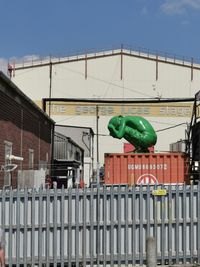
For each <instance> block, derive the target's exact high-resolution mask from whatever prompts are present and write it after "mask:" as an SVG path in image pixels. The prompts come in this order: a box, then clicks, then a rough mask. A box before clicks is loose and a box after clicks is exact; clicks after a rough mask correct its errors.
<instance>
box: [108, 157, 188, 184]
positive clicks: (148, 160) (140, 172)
mask: <svg viewBox="0 0 200 267" xmlns="http://www.w3.org/2000/svg"><path fill="white" fill-rule="evenodd" d="M187 173H188V158H187V156H186V155H185V154H184V153H149V154H126V153H125V154H120V153H119V154H113V153H112V154H105V184H129V185H134V184H183V183H186V184H187V183H188V175H187Z"/></svg>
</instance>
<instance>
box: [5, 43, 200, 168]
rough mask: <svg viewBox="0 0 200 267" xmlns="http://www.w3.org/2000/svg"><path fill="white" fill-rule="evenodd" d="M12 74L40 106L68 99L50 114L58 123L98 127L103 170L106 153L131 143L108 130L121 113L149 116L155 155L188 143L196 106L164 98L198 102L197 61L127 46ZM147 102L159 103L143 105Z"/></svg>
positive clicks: (29, 64)
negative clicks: (188, 128) (188, 133)
mask: <svg viewBox="0 0 200 267" xmlns="http://www.w3.org/2000/svg"><path fill="white" fill-rule="evenodd" d="M8 71H9V75H10V77H11V79H12V81H14V82H15V83H16V84H17V85H18V86H19V87H20V88H21V89H22V90H23V92H24V93H25V94H27V95H28V96H29V97H30V98H31V99H32V100H33V101H34V102H35V103H37V104H38V105H39V106H42V99H43V98H49V99H52V98H57V99H59V98H65V102H64V101H63V102H56V101H54V102H49V103H50V104H48V105H47V106H46V111H47V113H48V114H49V115H50V117H51V118H52V119H53V120H54V121H55V122H56V124H60V125H61V124H62V125H70V126H75V127H77V126H79V127H89V128H92V130H93V131H94V133H95V140H94V144H95V147H94V158H95V160H94V162H97V167H98V165H99V167H100V166H103V164H104V153H120V152H123V148H124V143H125V142H126V141H125V140H123V139H122V140H117V139H114V138H112V137H111V136H109V132H108V129H107V125H108V122H109V120H110V118H111V117H112V116H115V115H124V116H126V115H131V116H134V115H140V116H143V117H146V118H147V119H148V120H149V122H150V123H151V124H152V125H153V127H154V129H155V130H156V131H157V134H158V141H157V144H156V145H155V147H154V151H155V152H162V151H169V149H170V144H173V143H176V142H177V141H180V140H184V139H185V132H186V130H187V127H188V123H189V122H190V119H191V114H192V105H193V103H192V102H189V101H188V102H186V101H185V102H173V103H171V102H170V101H169V102H167V103H164V102H161V100H163V99H166V98H167V99H170V98H173V99H174V98H176V99H179V98H187V99H188V98H192V97H194V95H195V93H196V92H197V91H198V90H199V84H200V65H199V64H198V63H196V62H195V60H194V59H193V58H190V59H186V58H184V57H177V56H174V55H169V54H167V53H158V52H155V51H149V50H145V49H132V48H130V47H125V46H121V47H120V48H116V49H114V48H113V49H107V50H102V51H91V52H87V53H84V54H74V55H69V56H66V57H60V58H58V57H48V58H44V59H41V58H40V59H34V60H32V61H30V60H29V61H26V62H19V61H18V62H10V63H9V69H8ZM80 99H81V100H89V99H92V100H93V102H81V101H80V102H78V100H80ZM144 99H146V100H149V99H154V100H155V101H154V103H151V102H146V103H142V104H141V103H140V100H144ZM73 100H76V101H74V102H73ZM95 100H96V102H95ZM104 100H107V102H106V103H103V101H104ZM109 100H110V102H109ZM113 100H118V103H117V104H116V103H115V102H112V101H113ZM126 100H129V101H130V102H129V103H125V101H126ZM131 100H133V101H135V100H137V102H131ZM98 101H99V102H98ZM100 101H102V102H101V103H100ZM97 137H98V139H97ZM98 148H99V149H98Z"/></svg>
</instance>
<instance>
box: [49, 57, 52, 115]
mask: <svg viewBox="0 0 200 267" xmlns="http://www.w3.org/2000/svg"><path fill="white" fill-rule="evenodd" d="M51 87H52V62H51V60H50V63H49V99H50V100H51ZM49 117H51V101H49Z"/></svg>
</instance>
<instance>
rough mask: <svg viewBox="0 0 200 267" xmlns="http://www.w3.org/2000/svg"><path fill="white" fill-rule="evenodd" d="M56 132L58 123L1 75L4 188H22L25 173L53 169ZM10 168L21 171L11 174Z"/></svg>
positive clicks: (0, 147) (1, 178) (0, 154)
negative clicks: (13, 167) (55, 126)
mask: <svg viewBox="0 0 200 267" xmlns="http://www.w3.org/2000/svg"><path fill="white" fill-rule="evenodd" d="M53 132H54V121H53V120H51V119H50V118H49V117H48V116H47V115H46V114H45V113H44V112H43V111H42V110H41V109H40V108H38V106H36V105H35V104H34V102H33V101H32V100H31V99H29V98H28V97H27V96H26V95H25V94H24V93H22V91H21V90H19V88H18V87H17V86H16V85H15V84H14V83H13V82H11V80H10V79H9V78H8V77H7V76H6V75H4V74H3V73H2V72H0V187H2V186H4V185H12V186H13V187H16V186H18V182H17V178H18V174H19V172H22V171H24V170H26V171H27V173H28V171H29V170H30V171H32V172H33V171H34V170H39V169H41V168H42V169H46V170H49V169H50V166H51V155H52V151H51V150H52V147H51V144H52V137H53ZM9 155H14V156H17V157H21V158H23V160H20V158H19V160H15V159H11V157H9ZM9 164H16V165H17V168H16V169H15V170H13V171H12V172H9V171H8V172H7V171H6V166H8V165H9ZM15 167H16V166H15Z"/></svg>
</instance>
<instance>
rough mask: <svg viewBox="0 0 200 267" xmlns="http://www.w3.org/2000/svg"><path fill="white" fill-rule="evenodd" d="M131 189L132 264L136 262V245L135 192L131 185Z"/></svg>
mask: <svg viewBox="0 0 200 267" xmlns="http://www.w3.org/2000/svg"><path fill="white" fill-rule="evenodd" d="M131 189H132V196H131V197H132V199H131V200H132V201H131V202H132V242H131V243H132V264H133V265H135V264H136V246H135V240H136V237H135V235H136V212H135V210H136V208H135V206H136V205H135V202H136V192H135V186H132V187H131Z"/></svg>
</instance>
